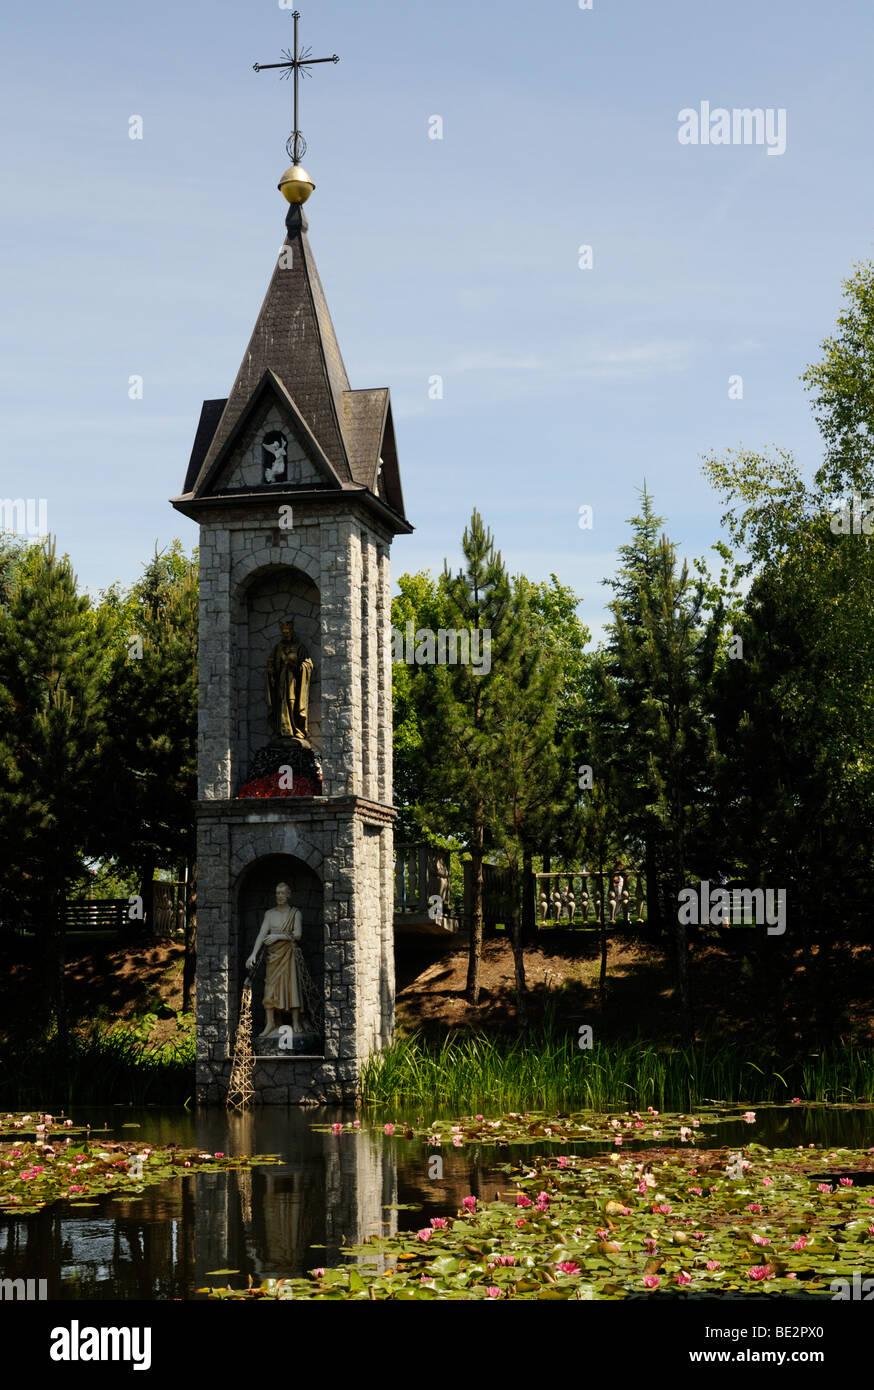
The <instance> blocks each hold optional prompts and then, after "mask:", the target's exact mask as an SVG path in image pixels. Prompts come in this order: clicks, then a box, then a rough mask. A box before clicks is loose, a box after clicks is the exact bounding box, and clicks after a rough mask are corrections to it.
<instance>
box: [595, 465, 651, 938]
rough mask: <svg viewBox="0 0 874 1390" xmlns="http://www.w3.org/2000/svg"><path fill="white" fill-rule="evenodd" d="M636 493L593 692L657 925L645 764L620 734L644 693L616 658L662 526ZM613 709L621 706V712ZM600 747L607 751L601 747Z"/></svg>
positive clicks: (631, 625) (640, 606)
mask: <svg viewBox="0 0 874 1390" xmlns="http://www.w3.org/2000/svg"><path fill="white" fill-rule="evenodd" d="M638 495H639V497H640V508H641V509H640V514H639V515H638V516H633V517H631V518H630V522H629V524H630V525H631V527H632V528H633V532H632V539H631V541H630V542H629V543H628V544H626V545H622V546H620V547H619V557H620V560H621V564H620V567H619V570H618V573H617V576H616V577H615V578H613V579H606V580H605V581H604V583H605V584H607V585H609V586H610V587H611V588H612V589H613V590H614V591H615V598H614V599H613V601H612V603H611V604H610V610H611V612H612V613H613V615H614V623H613V624H608V627H607V631H608V633H609V634H610V639H609V641H608V644H607V650H606V653H605V654H604V657H603V658H602V661H601V662H600V664H599V675H600V677H601V688H600V690H599V692H598V703H599V704H600V705H601V706H602V707H604V706H606V707H612V709H613V712H614V720H618V721H619V722H614V728H613V735H614V736H613V738H612V739H611V740H610V744H611V747H610V752H609V757H610V763H611V769H610V780H611V782H612V785H613V787H614V789H615V791H616V794H617V811H618V814H619V819H620V820H621V822H622V824H623V825H624V827H625V828H626V833H627V835H628V836H629V837H630V838H631V840H632V843H633V844H635V845H636V846H638V847H639V849H642V851H643V860H644V872H645V877H646V896H647V921H648V922H649V924H650V926H652V927H658V926H660V925H661V910H660V903H659V895H658V890H657V883H656V877H657V864H656V839H657V826H656V824H655V821H654V818H653V817H652V815H651V814H650V813H649V812H648V811H647V809H646V808H647V804H648V792H647V776H646V767H645V765H643V766H642V765H641V761H640V749H639V748H637V747H635V746H634V743H633V741H632V740H630V739H629V738H627V737H626V734H627V730H628V728H629V727H630V726H633V725H634V724H635V722H636V719H635V716H636V712H637V711H638V710H639V708H640V705H641V702H642V700H643V698H644V695H645V692H644V691H643V690H642V689H641V688H640V687H639V686H638V685H637V684H636V683H635V681H634V679H629V677H628V675H627V673H626V672H625V671H624V670H623V666H622V663H621V662H620V661H618V660H617V632H618V628H617V626H616V624H618V623H619V622H620V621H621V622H622V623H623V624H624V625H625V627H627V628H628V630H629V631H630V632H632V633H637V632H639V631H640V629H641V627H642V625H643V622H644V617H643V611H644V595H645V594H646V592H647V591H648V590H650V589H651V587H652V585H653V583H654V581H655V578H656V574H657V571H658V556H659V537H660V535H661V528H662V526H663V525H664V518H663V517H660V516H658V515H657V514H656V512H655V509H654V507H653V499H652V495H651V493H649V492H648V491H647V486H646V479H644V482H643V487H642V488H639V489H638ZM619 711H622V714H621V716H620V715H619ZM604 751H605V753H606V752H607V750H606V748H605V750H604ZM586 761H588V760H586ZM602 782H606V773H604V774H603V775H602ZM602 791H603V787H602Z"/></svg>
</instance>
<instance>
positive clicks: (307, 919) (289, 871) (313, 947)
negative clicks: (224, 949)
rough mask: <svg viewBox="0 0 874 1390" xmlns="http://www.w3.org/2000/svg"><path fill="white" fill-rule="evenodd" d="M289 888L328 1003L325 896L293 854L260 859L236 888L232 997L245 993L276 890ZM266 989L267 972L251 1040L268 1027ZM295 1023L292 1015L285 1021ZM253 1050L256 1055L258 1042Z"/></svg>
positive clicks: (256, 997)
mask: <svg viewBox="0 0 874 1390" xmlns="http://www.w3.org/2000/svg"><path fill="white" fill-rule="evenodd" d="M277 883H287V884H288V885H289V887H290V888H291V905H292V907H299V908H300V910H301V916H302V919H303V921H302V926H303V936H302V938H301V943H300V944H301V949H302V950H303V954H304V960H305V961H306V967H307V969H308V971H309V973H310V975H311V976H312V979H313V983H314V984H315V986H316V989H317V990H318V992H319V997H320V998H321V999H322V1000H324V976H325V942H324V894H323V892H322V881H321V879H320V878H319V876H318V874H317V873H316V872H315V870H313V869H311V868H310V867H309V865H308V864H305V863H304V861H303V860H302V859H298V858H297V857H296V856H295V855H293V854H268V855H264V856H263V857H262V858H260V859H256V860H255V861H254V863H252V864H250V865H249V866H248V867H247V868H246V869H245V870H244V871H243V872H242V873H241V874H240V877H239V879H238V881H237V889H236V928H237V929H236V934H235V935H236V943H235V949H234V952H233V962H234V966H235V973H236V981H237V983H236V987H235V990H234V993H235V995H236V997H237V998H239V996H240V995H241V993H242V988H243V981H244V980H245V978H246V960H247V958H248V956H249V953H250V952H251V950H252V947H253V946H254V944H255V938H256V937H257V935H258V932H259V931H260V930H261V923H262V922H263V921H264V914H265V912H266V911H267V909H268V908H270V907H275V906H276V885H277ZM263 984H264V968H263V966H262V967H261V969H260V970H259V971H258V974H257V979H256V985H255V989H254V991H253V995H252V1034H253V1039H254V1038H257V1037H258V1035H259V1034H260V1033H261V1031H262V1030H263V1028H264V1009H263V1007H262V1004H261V995H262V991H263ZM282 1021H283V1022H285V1023H290V1022H291V1014H289V1015H288V1016H287V1017H286V1018H283V1020H282ZM255 1051H256V1052H257V1051H258V1048H257V1043H256V1045H255Z"/></svg>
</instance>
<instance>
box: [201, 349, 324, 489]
mask: <svg viewBox="0 0 874 1390" xmlns="http://www.w3.org/2000/svg"><path fill="white" fill-rule="evenodd" d="M208 458H209V456H208V455H207V460H206V461H205V462H204V464H203V467H202V468H201V472H200V475H199V477H198V479H197V481H196V483H195V485H194V488H193V489H192V492H193V495H194V497H210V496H212V497H214V496H217V495H220V496H228V495H229V496H233V495H234V494H235V493H240V494H246V495H248V494H250V493H252V492H264V491H269V490H271V489H277V490H284V491H294V490H295V489H297V488H300V489H302V490H313V489H315V490H317V491H321V490H323V489H324V488H339V487H341V486H342V484H341V482H340V480H339V478H338V477H337V475H336V473H335V472H334V470H333V468H332V467H331V465H330V463H329V462H328V460H327V459H326V458H325V455H324V453H323V452H322V449H321V447H320V446H319V444H318V442H317V441H316V439H315V438H314V436H313V433H312V431H311V430H310V428H309V426H308V425H307V423H306V421H305V420H304V419H303V418H302V416H301V413H300V411H299V410H298V408H297V406H296V405H295V403H294V401H293V400H292V399H291V396H290V395H289V394H288V391H287V390H286V389H285V386H284V384H283V383H282V382H281V381H280V380H279V377H278V376H276V374H275V372H271V371H267V372H265V373H264V375H263V377H262V378H261V381H260V382H259V384H258V387H257V389H256V390H255V392H254V393H253V395H252V397H251V399H250V400H249V402H248V404H247V406H246V408H245V410H244V411H243V413H242V414H241V415H240V416H239V417H238V419H237V422H236V424H235V425H234V427H233V429H232V430H231V431H230V433H229V435H228V437H227V438H226V440H225V442H224V444H223V445H222V447H221V449H220V450H219V452H218V454H217V456H216V458H215V460H214V462H213V463H212V464H211V465H210V464H209V461H208Z"/></svg>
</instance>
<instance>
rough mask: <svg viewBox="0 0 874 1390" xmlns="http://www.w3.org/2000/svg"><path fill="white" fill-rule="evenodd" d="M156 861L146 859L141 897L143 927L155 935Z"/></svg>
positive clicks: (143, 866) (141, 883) (141, 870)
mask: <svg viewBox="0 0 874 1390" xmlns="http://www.w3.org/2000/svg"><path fill="white" fill-rule="evenodd" d="M154 882H155V861H154V859H146V860H145V861H144V863H143V865H142V867H141V869H140V897H141V898H142V900H143V927H144V928H145V930H146V931H147V932H148V933H149V935H150V936H154V935H155V888H154Z"/></svg>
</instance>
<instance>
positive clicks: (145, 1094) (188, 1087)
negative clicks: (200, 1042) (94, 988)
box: [0, 1027, 194, 1110]
mask: <svg viewBox="0 0 874 1390" xmlns="http://www.w3.org/2000/svg"><path fill="white" fill-rule="evenodd" d="M193 1094H194V1030H193V1029H191V1030H190V1031H189V1032H186V1033H185V1034H184V1035H183V1036H181V1037H180V1038H179V1039H178V1040H177V1041H175V1042H172V1043H164V1044H156V1043H153V1042H148V1041H146V1040H144V1039H143V1038H141V1037H138V1036H137V1035H136V1033H135V1032H132V1031H129V1030H127V1029H123V1028H120V1027H116V1028H113V1029H108V1028H106V1029H93V1030H92V1031H91V1032H90V1033H88V1034H86V1035H84V1036H83V1035H80V1034H74V1035H73V1036H72V1037H71V1039H70V1043H69V1047H68V1049H67V1052H66V1055H64V1054H63V1053H62V1051H61V1048H60V1047H59V1045H58V1040H57V1037H56V1036H49V1037H48V1038H46V1039H44V1040H41V1041H39V1042H35V1043H33V1044H32V1045H28V1046H25V1047H23V1046H21V1045H19V1046H18V1047H15V1048H13V1049H9V1050H7V1049H4V1050H3V1053H2V1055H0V1105H2V1106H4V1107H6V1108H7V1109H9V1110H15V1109H22V1108H25V1109H28V1108H31V1107H33V1106H38V1107H42V1108H43V1109H45V1108H46V1107H48V1108H49V1109H60V1108H61V1107H64V1108H66V1109H69V1108H70V1106H71V1105H73V1104H77V1105H89V1104H101V1105H110V1104H112V1103H113V1102H116V1101H118V1102H122V1103H130V1104H134V1105H143V1104H147V1103H149V1102H151V1103H152V1104H166V1105H179V1104H183V1103H184V1102H185V1101H186V1100H187V1099H188V1098H189V1097H190V1096H192V1095H193Z"/></svg>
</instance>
